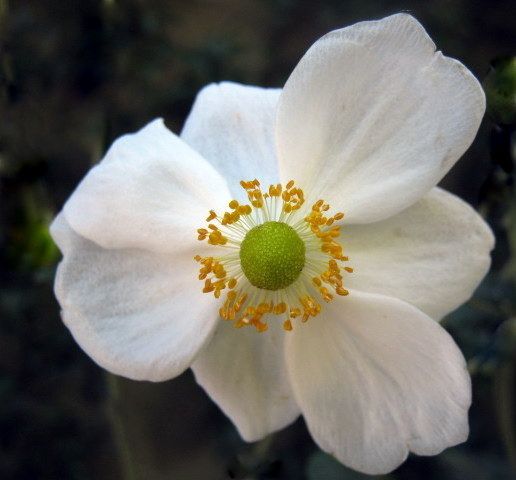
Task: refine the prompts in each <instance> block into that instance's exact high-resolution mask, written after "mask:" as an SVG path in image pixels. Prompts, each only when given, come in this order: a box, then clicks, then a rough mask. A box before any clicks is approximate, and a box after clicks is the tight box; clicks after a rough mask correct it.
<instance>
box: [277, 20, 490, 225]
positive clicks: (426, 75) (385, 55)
mask: <svg viewBox="0 0 516 480" xmlns="http://www.w3.org/2000/svg"><path fill="white" fill-rule="evenodd" d="M484 110H485V98H484V93H483V91H482V89H481V87H480V85H479V83H478V81H477V80H476V79H475V78H474V77H473V75H472V74H471V73H470V72H469V71H468V70H467V69H466V68H465V67H464V66H463V65H462V64H461V63H460V62H458V61H456V60H453V59H451V58H447V57H444V56H443V55H442V54H441V53H440V52H435V45H434V44H433V42H432V40H431V39H430V37H429V36H428V35H427V33H426V32H425V30H424V29H423V27H422V26H421V25H420V24H419V23H418V22H417V21H416V20H415V19H414V18H413V17H411V16H409V15H406V14H398V15H393V16H391V17H387V18H385V19H383V20H379V21H374V22H361V23H357V24H356V25H353V26H351V27H348V28H344V29H342V30H336V31H334V32H331V33H329V34H327V35H325V36H324V37H322V38H321V39H320V40H319V41H317V42H316V43H315V44H314V45H313V46H312V47H311V48H310V49H309V50H308V52H307V53H306V55H305V56H304V57H303V58H302V59H301V61H300V62H299V64H298V66H297V67H296V68H295V70H294V72H293V73H292V75H291V76H290V78H289V80H288V81H287V84H286V85H285V88H284V90H283V93H282V95H281V98H280V101H279V107H278V116H277V140H278V157H279V162H280V173H281V177H282V179H284V180H285V179H290V178H291V177H292V178H294V179H295V180H297V181H298V183H299V185H301V186H304V187H305V188H306V190H307V191H308V192H312V195H313V196H314V198H319V197H321V198H324V199H326V200H327V201H329V202H330V203H331V204H332V205H333V206H334V207H336V208H337V209H339V210H343V211H345V212H346V214H347V218H348V221H350V222H353V223H367V222H372V221H376V220H381V219H384V218H387V217H389V216H391V215H393V214H395V213H397V212H399V211H401V210H402V209H403V208H405V207H408V206H409V205H411V204H412V203H414V202H415V201H416V200H418V199H419V198H420V197H421V196H422V195H423V194H424V193H426V192H427V191H428V190H429V189H430V188H431V187H433V186H435V185H436V184H437V182H438V181H439V180H440V179H441V178H442V177H443V175H444V174H445V173H446V172H447V171H448V170H449V169H450V168H451V166H452V165H453V164H454V163H455V162H456V161H457V159H458V158H459V157H460V156H461V155H462V154H463V153H464V151H465V150H466V149H467V148H468V147H469V145H470V144H471V142H472V141H473V139H474V137H475V134H476V132H477V129H478V126H479V124H480V121H481V119H482V116H483V114H484Z"/></svg>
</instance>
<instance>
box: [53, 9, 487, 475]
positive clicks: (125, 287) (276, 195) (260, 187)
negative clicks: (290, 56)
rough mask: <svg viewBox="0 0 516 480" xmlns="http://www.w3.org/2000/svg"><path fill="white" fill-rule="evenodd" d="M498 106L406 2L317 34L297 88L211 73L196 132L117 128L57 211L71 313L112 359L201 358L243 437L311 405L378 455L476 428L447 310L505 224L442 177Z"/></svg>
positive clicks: (321, 418) (363, 460)
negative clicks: (122, 132)
mask: <svg viewBox="0 0 516 480" xmlns="http://www.w3.org/2000/svg"><path fill="white" fill-rule="evenodd" d="M484 109H485V100H484V95H483V92H482V90H481V88H480V86H479V84H478V82H477V81H476V79H475V78H474V77H473V75H472V74H471V73H470V72H469V71H468V70H467V69H466V68H465V67H464V66H463V65H462V64H461V63H459V62H458V61H456V60H453V59H450V58H447V57H444V56H443V55H442V54H441V53H440V52H436V51H435V46H434V44H433V43H432V41H431V39H430V38H429V37H428V35H427V34H426V32H425V31H424V29H423V27H422V26H421V25H420V24H419V23H418V22H417V21H416V20H415V19H414V18H412V17H411V16H409V15H405V14H400V15H394V16H391V17H388V18H385V19H383V20H379V21H373V22H362V23H358V24H356V25H353V26H351V27H348V28H344V29H342V30H337V31H334V32H331V33H329V34H328V35H326V36H324V37H322V38H321V39H320V40H318V41H317V42H316V43H315V44H314V45H313V46H312V47H311V48H310V49H309V50H308V52H307V53H306V54H305V56H304V57H303V58H302V59H301V61H300V62H299V64H298V65H297V67H296V68H295V69H294V71H293V73H292V75H291V76H290V78H289V79H288V81H287V83H286V85H285V87H284V88H283V90H275V89H261V88H257V87H247V86H243V85H238V84H234V83H222V84H219V85H210V86H208V87H206V88H204V89H203V90H202V91H201V92H200V93H199V95H198V97H197V100H196V102H195V104H194V106H193V109H192V112H191V114H190V116H189V118H188V119H187V122H186V125H185V127H184V129H183V132H182V133H181V136H180V137H177V136H176V135H174V134H173V133H171V132H170V131H169V130H167V129H166V127H165V126H164V124H163V122H162V121H161V120H156V121H154V122H152V123H150V124H149V125H147V126H146V127H145V128H143V129H142V130H140V131H139V132H137V133H136V134H133V135H126V136H124V137H122V138H120V139H119V140H117V141H116V142H115V143H114V144H113V146H112V147H111V148H110V149H109V151H108V152H107V154H106V156H105V157H104V159H103V160H102V161H101V162H100V163H99V164H98V165H97V166H96V167H94V168H93V169H92V170H91V171H90V172H89V173H88V175H87V176H86V177H85V178H84V180H83V181H82V182H81V184H80V185H79V186H78V187H77V189H76V191H75V192H74V193H73V195H72V196H71V197H70V199H69V200H68V201H67V203H66V204H65V206H64V208H63V211H62V212H61V213H60V214H59V215H58V217H57V218H56V220H55V221H54V224H53V225H52V235H53V237H54V239H55V240H56V242H57V244H58V245H59V247H60V248H61V250H62V252H63V255H64V258H63V261H62V262H61V264H60V265H59V268H58V272H57V277H56V287H55V290H56V295H57V297H58V299H59V302H60V304H61V307H62V316H63V320H64V322H65V324H66V325H67V326H68V327H69V328H70V330H71V332H72V334H73V336H74V337H75V339H76V340H77V342H78V343H79V344H80V345H81V346H82V348H83V349H84V350H85V351H86V352H87V353H88V354H89V355H90V356H91V357H92V358H93V359H94V360H95V361H96V362H98V363H99V364H100V365H101V366H103V367H104V368H106V369H108V370H110V371H112V372H114V373H117V374H120V375H124V376H127V377H129V378H133V379H146V380H154V381H159V380H166V379H170V378H173V377H175V376H177V375H179V374H180V373H181V372H183V371H184V370H185V369H187V368H188V367H190V366H191V367H192V368H193V371H194V373H195V376H196V379H197V381H198V382H199V383H200V384H201V385H202V386H203V387H204V388H205V390H206V391H207V392H208V393H209V395H210V396H211V397H212V398H213V399H214V401H215V402H217V403H218V405H219V406H220V407H221V409H222V410H223V411H224V412H225V413H226V414H227V415H228V416H229V417H230V418H231V420H232V421H233V422H234V423H235V425H236V427H237V428H238V430H239V432H240V433H241V435H242V437H243V438H244V439H246V440H249V441H253V440H257V439H259V438H261V437H263V436H265V435H267V434H268V433H270V432H273V431H275V430H278V429H280V428H283V427H284V426H286V425H288V424H290V423H291V422H293V421H294V420H295V419H296V418H297V417H298V416H299V415H300V414H302V415H303V416H304V418H305V420H306V423H307V426H308V428H309V430H310V432H311V434H312V436H313V438H314V439H315V441H316V442H317V443H318V444H319V445H320V446H321V448H323V449H324V450H326V451H328V452H331V453H332V454H333V455H335V456H336V457H337V458H338V459H339V460H340V461H342V462H343V463H345V464H346V465H349V466H351V467H352V468H355V469H357V470H360V471H363V472H367V473H381V472H388V471H390V470H392V469H394V468H395V467H396V466H398V465H399V464H400V463H401V462H403V460H404V459H405V458H406V456H407V454H408V452H409V451H412V452H415V453H418V454H422V455H432V454H436V453H438V452H440V451H441V450H443V449H444V448H446V447H448V446H451V445H455V444H457V443H460V442H462V441H464V440H465V439H466V437H467V434H468V421H467V411H468V408H469V405H470V402H471V387H470V379H469V376H468V373H467V371H466V367H465V362H464V358H463V356H462V354H461V353H460V351H459V349H458V348H457V346H456V345H455V343H454V342H453V340H452V338H451V337H450V336H449V335H448V334H447V333H446V331H445V330H444V329H443V328H441V327H440V325H439V323H438V320H439V319H441V318H442V317H443V316H444V315H446V314H447V313H449V312H450V311H452V310H454V309H455V308H456V307H458V306H459V305H460V304H462V303H463V302H465V301H466V300H467V299H468V298H469V297H470V296H471V295H472V293H473V291H474V289H475V288H476V286H477V285H478V283H479V282H480V280H481V279H482V277H483V276H484V275H485V273H486V272H487V270H488V268H489V264H490V258H489V252H490V250H491V248H492V246H493V237H492V234H491V231H490V229H489V227H487V225H486V224H485V223H484V222H483V220H482V219H481V218H480V217H479V215H478V214H477V213H476V212H474V211H473V210H472V209H471V208H470V207H469V206H468V205H467V204H465V203H464V202H462V201H461V200H460V199H458V198H457V197H455V196H453V195H451V194H449V193H447V192H445V191H443V190H441V189H439V188H435V185H436V184H437V182H438V181H439V180H440V179H441V178H442V177H443V176H444V175H445V174H446V172H447V171H448V170H449V169H450V168H451V167H452V166H453V164H454V163H455V162H456V161H457V159H458V158H459V157H460V156H461V155H462V154H463V153H464V151H465V150H466V149H467V148H468V147H469V145H470V144H471V142H472V141H473V138H474V136H475V134H476V131H477V129H478V126H479V124H480V121H481V119H482V116H483V113H484Z"/></svg>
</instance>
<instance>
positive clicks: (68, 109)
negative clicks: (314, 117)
mask: <svg viewBox="0 0 516 480" xmlns="http://www.w3.org/2000/svg"><path fill="white" fill-rule="evenodd" d="M401 10H408V11H410V12H411V13H413V14H414V15H416V16H417V17H418V18H419V19H420V20H421V21H422V22H423V24H424V25H425V26H426V27H427V29H428V31H429V33H430V34H431V36H432V37H433V38H434V39H435V41H436V43H437V44H438V47H439V48H440V49H442V50H443V51H444V52H445V53H446V54H447V55H450V56H453V57H456V58H459V59H460V60H461V61H462V62H463V63H465V64H466V65H467V66H468V67H469V68H471V69H472V71H473V72H474V73H475V74H476V75H477V76H478V77H479V78H480V79H481V80H482V79H484V78H485V83H484V85H485V87H486V89H487V98H488V102H489V112H490V117H491V119H486V121H485V122H484V124H483V127H482V128H481V130H480V132H479V136H478V138H477V140H476V142H475V143H474V145H473V146H472V148H471V149H470V150H469V151H468V153H467V155H466V156H465V157H464V158H463V159H462V160H461V161H460V162H459V164H458V165H457V166H456V167H455V168H454V169H453V171H452V172H451V173H450V174H449V175H448V176H447V177H446V179H445V180H444V181H443V186H444V187H445V188H447V189H449V190H452V191H454V192H455V193H457V194H458V195H460V196H461V197H463V198H465V199H466V200H467V201H469V202H470V203H472V204H473V205H475V206H476V207H478V208H479V210H480V211H481V213H482V214H483V215H484V216H485V217H486V218H487V220H488V221H489V223H490V224H491V226H492V228H493V230H494V232H495V234H496V237H497V246H496V249H495V251H494V254H493V269H492V271H491V273H490V274H489V276H488V277H487V278H486V279H485V281H484V282H483V284H482V285H481V287H480V288H479V290H478V291H477V293H476V295H475V297H474V298H473V299H472V300H471V301H470V302H468V304H466V305H465V306H463V307H462V308H460V309H459V310H458V311H457V312H455V313H453V314H452V315H450V316H449V317H448V318H447V319H446V320H445V323H444V325H445V326H446V328H448V330H449V331H450V332H451V333H452V335H453V336H454V338H455V339H456V340H457V342H458V343H459V345H460V347H461V348H462V350H463V352H464V353H465V356H466V358H467V359H468V364H469V368H470V371H471V373H472V375H473V385H474V402H473V407H472V409H471V414H470V418H471V435H470V439H469V440H468V442H467V443H466V444H464V445H462V446H459V447H456V448H453V449H450V450H448V451H446V452H444V453H443V454H441V455H439V456H437V457H433V458H421V457H411V458H409V460H408V461H407V462H406V463H405V464H404V465H403V466H402V467H400V468H399V469H398V470H397V471H396V472H394V473H393V474H391V475H389V476H384V477H383V480H387V479H388V480H409V479H416V478H417V479H423V480H425V479H444V480H463V479H473V480H499V479H500V480H504V479H507V480H508V479H510V478H514V472H515V470H514V469H515V468H516V451H515V448H516V447H515V445H516V442H515V416H514V415H515V413H514V410H515V403H516V402H515V400H514V399H515V396H514V394H515V392H514V389H515V364H516V347H515V345H516V325H515V319H516V313H515V312H516V305H515V301H516V299H515V295H514V291H515V283H516V201H515V195H514V186H513V185H514V179H513V167H514V152H515V149H516V147H515V138H514V116H513V114H514V110H511V108H513V106H514V103H511V102H513V100H514V58H513V57H510V55H514V47H515V45H514V18H515V16H516V15H515V14H516V12H515V11H514V3H513V2H512V1H511V0H497V1H495V2H493V1H487V0H485V1H470V0H435V1H432V2H409V1H400V0H398V1H396V0H387V1H384V2H381V3H380V2H375V1H373V0H368V1H364V0H360V1H359V0H348V1H346V2H343V1H341V0H326V1H321V2H312V1H303V0H263V1H258V0H217V1H216V0H211V1H197V0H192V1H190V2H182V1H179V0H147V1H144V0H104V1H101V0H83V1H80V0H67V1H59V0H25V1H21V0H20V1H14V0H0V208H1V216H0V247H1V248H0V263H1V269H0V281H1V287H0V478H5V479H99V480H103V479H112V478H125V479H149V480H153V479H163V478H167V479H168V478H177V479H197V478H210V479H211V478H213V479H228V478H238V479H244V478H246V479H306V480H315V479H328V480H333V479H342V480H346V479H348V480H355V479H359V478H364V476H363V475H359V474H356V473H355V472H351V471H350V470H348V469H346V468H345V467H343V466H342V465H340V464H339V463H337V462H336V461H335V460H333V459H332V458H331V457H329V456H328V455H325V454H323V453H321V452H320V451H319V450H318V449H317V447H316V446H315V445H314V443H313V442H312V440H311V439H310V436H309V435H308V433H307V431H306V428H305V426H304V424H303V422H302V420H299V421H298V422H296V423H295V424H294V425H293V426H292V427H289V428H288V429H286V430H284V431H282V432H279V433H278V434H276V435H273V436H271V437H269V438H267V439H265V440H264V441H262V442H259V443H257V444H252V445H247V444H245V443H244V442H242V440H241V439H240V438H239V437H238V435H237V433H236V431H235V429H234V427H233V426H232V425H231V424H230V422H229V421H228V420H227V419H226V418H225V417H224V416H223V415H222V414H221V413H220V412H219V410H218V409H217V408H216V407H215V405H214V404H213V403H212V402H211V401H210V400H209V399H208V398H207V397H206V395H205V394H204V393H203V392H202V390H201V389H199V388H198V387H197V386H196V385H195V382H194V380H193V377H192V375H191V374H190V373H186V374H184V375H182V376H181V377H180V378H179V379H176V380H174V381H171V382H165V383H162V384H149V383H136V382H131V381H129V380H125V379H120V378H115V377H112V376H106V374H105V373H104V372H102V371H101V369H99V368H98V367H97V366H96V365H95V364H93V362H92V361H91V360H90V359H89V358H87V357H86V356H85V354H83V353H82V351H81V350H80V348H79V347H78V346H77V345H76V344H75V343H74V341H73V339H72V338H71V336H70V334H69V332H68V331H67V330H66V328H65V327H64V326H63V325H62V323H61V321H60V319H59V308H58V305H57V303H56V301H55V300H54V298H53V293H52V281H53V270H54V268H55V263H56V260H57V258H58V253H57V251H56V249H55V247H54V246H53V244H52V243H51V241H50V239H49V236H48V231H47V227H48V224H49V222H50V219H51V218H52V216H53V215H54V214H55V212H57V211H58V210H59V208H60V207H61V205H62V204H63V202H64V200H65V199H66V197H67V196H68V195H69V194H70V192H71V191H72V190H73V188H74V187H75V186H76V184H77V183H78V182H79V180H80V179H81V178H82V176H84V174H85V173H86V171H87V170H88V168H89V167H90V166H91V165H92V163H93V162H95V161H97V160H98V159H99V158H100V157H101V156H102V153H103V152H104V150H105V148H106V147H107V146H108V145H109V144H110V143H111V141H112V140H113V139H114V138H116V137H117V136H118V135H120V134H122V133H125V132H128V131H134V130H136V129H138V128H140V127H141V126H142V125H144V124H145V123H146V122H147V121H148V120H150V119H152V118H154V117H156V116H163V117H165V119H166V121H167V123H168V125H169V126H170V127H171V128H172V129H173V130H175V131H179V130H180V128H181V125H182V123H183V121H184V119H185V117H186V115H187V113H188V111H189V109H190V106H191V104H192V101H193V98H194V96H195V93H196V92H197V90H198V89H199V88H200V87H202V86H203V85H205V84H207V83H210V82H214V81H220V80H234V81H240V82H244V83H250V84H258V85H264V86H281V85H282V84H283V83H284V81H285V80H286V79H287V77H288V75H289V72H290V71H291V69H292V68H293V67H294V66H295V64H296V62H297V60H298V59H299V58H300V56H301V55H302V54H303V52H304V51H305V50H306V49H307V47H308V46H309V45H310V44H311V43H312V42H313V41H314V40H315V39H316V38H318V37H319V36H320V35H322V34H324V33H326V32H327V31H329V30H331V29H334V28H338V27H341V26H344V25H348V24H351V23H354V22H356V21H358V20H364V19H369V18H379V17H382V16H385V15H387V14H390V13H393V12H396V11H401ZM511 42H512V43H511ZM495 58H504V60H501V61H500V60H499V61H497V62H493V63H492V66H491V67H490V64H491V62H492V60H493V59H495ZM486 75H487V76H486ZM511 105H512V106H511ZM511 112H512V113H511ZM511 465H512V466H511Z"/></svg>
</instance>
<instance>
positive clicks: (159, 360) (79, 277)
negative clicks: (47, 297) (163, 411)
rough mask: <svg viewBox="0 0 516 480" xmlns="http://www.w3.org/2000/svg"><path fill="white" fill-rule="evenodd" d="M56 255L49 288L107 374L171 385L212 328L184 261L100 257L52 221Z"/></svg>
mask: <svg viewBox="0 0 516 480" xmlns="http://www.w3.org/2000/svg"><path fill="white" fill-rule="evenodd" d="M51 233H52V237H53V238H54V240H55V241H56V243H57V244H58V246H59V248H60V249H61V251H62V252H63V255H64V258H63V260H62V262H61V263H60V264H59V267H58V270H57V276H56V282H55V292H56V296H57V298H58V300H59V303H60V305H61V308H62V317H63V321H64V322H65V324H66V325H67V327H68V328H69V329H70V331H71V333H72V335H73V336H74V338H75V340H76V341H77V343H79V345H80V346H81V347H82V348H83V349H84V351H85V352H86V353H87V354H88V355H90V356H91V357H92V358H93V360H95V361H96V362H97V363H98V364H99V365H100V366H102V367H104V368H106V369H107V370H109V371H111V372H113V373H116V374H118V375H123V376H125V377H128V378H132V379H136V380H153V381H161V380H167V379H169V378H173V377H175V376H177V375H179V374H180V373H181V372H183V371H184V370H185V369H186V368H188V367H189V366H190V364H191V363H192V361H193V359H194V357H195V355H196V354H197V352H198V351H199V349H201V348H202V347H203V346H204V344H205V343H206V342H207V341H208V340H209V338H210V337H211V335H212V333H213V330H214V328H215V325H216V323H217V321H218V315H217V311H216V310H217V307H216V303H215V302H214V299H213V297H211V298H210V297H209V296H208V295H204V294H202V293H201V291H200V290H201V287H202V285H199V284H200V282H199V280H198V279H197V271H196V264H195V262H194V261H193V259H192V256H191V255H179V254H178V255H168V254H167V255H162V254H159V255H158V254H155V253H151V252H146V251H143V250H137V249H120V250H118V249H103V248H101V247H99V246H98V245H97V244H95V243H93V242H91V241H89V240H86V239H84V238H82V237H80V236H79V235H77V234H76V233H75V232H74V231H73V230H72V229H71V228H70V227H69V225H68V224H67V223H66V220H65V219H64V217H63V216H62V215H59V216H58V217H57V218H56V219H55V220H54V223H53V224H52V227H51Z"/></svg>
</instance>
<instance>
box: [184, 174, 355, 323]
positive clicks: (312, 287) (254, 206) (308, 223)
mask: <svg viewBox="0 0 516 480" xmlns="http://www.w3.org/2000/svg"><path fill="white" fill-rule="evenodd" d="M240 185H241V186H242V188H243V189H244V190H245V191H246V193H247V198H248V200H249V203H248V204H247V203H246V204H240V203H239V202H238V201H237V200H231V201H230V202H229V209H230V210H229V211H226V212H224V213H223V214H222V215H218V214H217V213H216V212H215V211H213V210H210V212H209V215H208V217H207V218H206V222H207V223H208V225H207V227H206V228H199V229H198V230H197V233H198V239H199V240H200V241H206V242H207V243H208V244H210V245H213V246H216V247H223V248H224V249H226V250H229V253H223V254H221V255H217V256H211V257H202V256H200V255H196V256H195V257H194V258H195V260H196V261H197V262H199V264H200V270H199V280H202V281H204V288H203V290H202V291H203V292H204V293H213V295H214V296H215V298H220V297H221V296H222V294H223V292H224V293H225V298H224V300H223V303H222V306H221V307H220V309H219V313H220V316H221V317H222V318H223V319H225V320H228V321H232V322H233V324H234V326H235V327H237V328H242V327H244V326H254V327H255V328H256V330H258V331H259V332H263V331H265V330H267V328H268V324H267V322H266V321H265V319H266V317H267V316H268V315H280V316H283V317H284V321H283V328H284V329H285V330H286V331H291V330H292V329H293V321H294V320H295V319H297V318H299V319H300V320H301V322H306V321H308V320H309V319H310V317H315V316H317V315H318V314H319V313H320V312H321V310H322V306H321V303H320V299H322V300H323V301H324V302H330V301H332V300H333V298H334V295H335V294H336V295H342V296H345V295H348V293H349V292H348V290H346V289H345V288H344V286H343V273H344V272H347V273H351V272H352V271H353V269H352V268H351V267H348V266H343V265H342V264H343V263H344V262H347V261H348V257H346V256H345V255H343V248H342V245H341V244H340V243H339V241H338V238H339V236H340V226H339V225H338V224H337V222H339V221H341V220H342V219H343V218H344V214H343V213H336V214H334V215H333V216H328V214H327V212H328V211H329V209H330V206H329V205H328V204H327V203H325V202H324V200H317V201H316V202H315V203H314V204H313V205H312V207H311V208H310V209H306V208H302V207H303V205H304V204H305V196H304V192H303V190H301V189H300V188H298V187H296V186H295V185H294V182H293V181H292V180H291V181H290V182H288V183H287V184H286V185H285V187H283V186H282V185H281V184H277V185H270V186H269V188H268V189H267V190H266V191H262V190H261V188H260V182H259V181H258V180H251V181H247V182H246V181H242V182H240ZM267 222H271V223H284V224H285V225H287V226H288V227H289V228H291V229H293V230H294V231H295V233H296V234H297V236H299V238H300V239H301V240H302V242H304V248H305V252H304V255H305V258H304V265H303V267H302V271H301V273H300V274H299V273H298V274H297V275H296V276H293V278H294V277H295V280H293V281H292V282H291V283H289V282H288V281H286V282H284V284H285V285H286V286H285V287H284V288H274V289H267V288H258V287H256V286H255V285H254V284H253V283H252V282H251V281H250V280H249V279H248V278H247V277H246V275H245V274H244V271H243V268H242V267H243V265H242V263H241V247H242V243H243V241H244V240H245V238H246V236H247V235H248V233H249V232H251V231H256V229H257V227H259V226H262V225H264V224H266V223H267ZM248 238H249V237H248ZM254 283H255V284H256V282H254ZM273 283H274V282H273ZM276 283H277V282H276ZM276 283H274V285H276ZM277 284H278V285H279V284H282V283H281V282H279V283H277ZM282 285H283V284H282Z"/></svg>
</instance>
